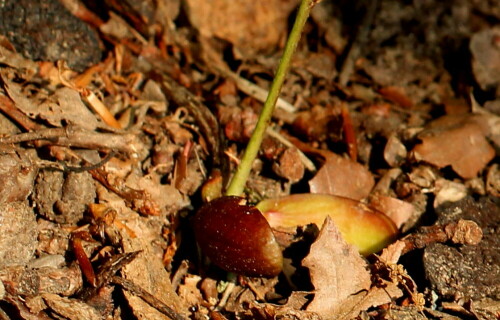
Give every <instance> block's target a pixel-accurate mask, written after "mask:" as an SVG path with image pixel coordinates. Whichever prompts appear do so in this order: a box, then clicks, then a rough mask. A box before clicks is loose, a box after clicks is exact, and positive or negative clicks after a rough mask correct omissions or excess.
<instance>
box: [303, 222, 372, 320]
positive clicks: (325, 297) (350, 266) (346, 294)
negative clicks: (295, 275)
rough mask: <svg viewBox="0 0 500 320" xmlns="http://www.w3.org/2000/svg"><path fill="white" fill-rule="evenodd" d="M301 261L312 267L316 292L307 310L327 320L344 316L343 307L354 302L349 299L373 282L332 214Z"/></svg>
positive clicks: (312, 279)
mask: <svg viewBox="0 0 500 320" xmlns="http://www.w3.org/2000/svg"><path fill="white" fill-rule="evenodd" d="M302 264H303V265H304V266H305V267H307V268H309V272H310V274H311V282H312V284H313V285H314V288H315V292H316V293H315V295H314V299H313V300H312V301H311V303H310V304H309V305H308V307H307V310H308V311H314V312H317V313H319V314H320V315H321V316H323V317H324V318H325V319H331V318H336V317H341V316H342V314H341V313H340V310H342V309H344V307H345V305H346V303H348V301H349V302H351V301H350V298H352V297H353V296H355V295H356V294H357V293H359V292H363V291H367V290H368V289H369V288H370V285H371V280H370V273H369V272H368V270H367V264H366V262H365V260H363V258H362V257H361V256H360V255H359V253H358V252H357V250H356V249H355V248H354V247H353V246H352V245H349V244H347V243H346V242H345V241H344V239H343V238H342V235H341V234H340V231H339V229H337V227H336V226H335V224H334V222H333V220H332V219H331V218H329V217H327V218H326V220H325V223H324V224H323V227H322V228H321V231H320V233H319V235H318V238H317V239H316V241H315V242H314V243H313V244H312V245H311V251H310V253H309V254H308V255H307V257H305V258H304V260H303V263H302ZM351 307H352V306H351Z"/></svg>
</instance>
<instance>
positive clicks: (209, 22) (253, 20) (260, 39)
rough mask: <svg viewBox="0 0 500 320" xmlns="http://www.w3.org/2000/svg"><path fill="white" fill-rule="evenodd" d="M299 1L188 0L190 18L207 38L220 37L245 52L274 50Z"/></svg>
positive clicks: (253, 52)
mask: <svg viewBox="0 0 500 320" xmlns="http://www.w3.org/2000/svg"><path fill="white" fill-rule="evenodd" d="M297 3H298V1H297V0H286V1H283V0H272V1H269V0H257V1H244V0H237V1H234V0H233V1H231V0H217V1H199V0H188V1H186V7H187V12H188V16H189V20H190V21H191V23H192V24H193V25H194V26H195V27H196V28H197V29H198V31H199V32H200V34H201V35H202V36H204V37H207V38H210V37H213V36H215V37H218V38H220V39H224V40H226V41H229V42H230V43H232V44H233V45H234V46H235V47H236V48H238V49H240V50H241V51H242V52H243V53H244V54H250V55H251V54H255V53H257V52H259V51H261V50H264V51H267V50H270V49H274V48H275V47H276V46H277V45H278V42H279V41H280V38H281V37H282V36H283V35H284V33H285V32H286V28H287V17H288V15H289V13H290V11H291V10H293V8H294V7H295V5H296V4H297Z"/></svg>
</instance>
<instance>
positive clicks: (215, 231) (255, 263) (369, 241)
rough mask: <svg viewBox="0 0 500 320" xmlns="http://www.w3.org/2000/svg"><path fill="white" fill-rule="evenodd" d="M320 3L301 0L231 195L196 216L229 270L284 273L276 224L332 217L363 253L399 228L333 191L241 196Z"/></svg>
mask: <svg viewBox="0 0 500 320" xmlns="http://www.w3.org/2000/svg"><path fill="white" fill-rule="evenodd" d="M315 3H316V2H315V1H314V0H302V3H301V5H300V8H299V11H298V13H297V18H296V21H295V24H294V26H293V29H292V31H291V33H290V36H289V38H288V41H287V44H286V46H285V50H284V53H283V57H282V59H281V61H280V64H279V66H278V69H277V71H276V76H275V78H274V80H273V83H272V85H271V88H270V91H269V95H268V97H267V100H266V102H265V103H264V106H263V108H262V111H261V114H260V116H259V119H258V122H257V125H256V127H255V130H254V132H253V134H252V137H251V138H250V141H249V143H248V145H247V148H246V149H245V152H244V155H243V157H242V160H241V162H240V164H239V166H238V168H237V170H236V172H235V174H234V176H233V178H232V180H231V182H230V184H229V186H228V189H227V191H226V195H225V196H223V197H220V198H217V199H215V200H213V201H211V202H208V203H206V204H205V205H203V206H202V207H201V208H200V210H198V212H197V213H196V215H195V217H194V219H193V222H194V224H193V225H194V231H195V236H196V239H197V242H198V244H199V246H200V248H201V249H202V252H203V253H204V254H205V255H206V256H207V257H208V258H209V259H210V260H211V261H212V262H213V263H214V264H216V265H218V266H219V267H221V268H222V269H224V270H226V271H229V272H234V273H238V274H242V275H248V276H275V275H277V274H279V273H280V272H281V269H282V263H283V257H282V253H281V248H280V246H279V245H278V243H277V241H276V239H275V237H274V234H273V230H272V229H273V228H275V229H283V228H286V227H293V228H296V227H297V226H299V225H307V224H310V223H315V224H316V225H317V226H318V227H321V225H322V224H323V221H324V220H325V218H326V217H327V216H330V217H331V218H332V219H333V220H334V222H335V223H336V224H337V225H338V227H339V229H340V230H341V232H342V234H343V236H344V238H345V239H346V241H348V242H350V243H351V244H354V245H356V246H357V247H358V249H359V250H360V252H361V253H362V254H370V253H373V252H377V251H379V250H380V249H382V248H383V247H385V246H386V245H387V244H389V243H390V242H392V241H393V240H394V238H395V235H396V233H397V228H396V226H395V225H394V223H393V222H392V221H391V220H390V219H389V218H388V217H386V216H385V215H384V214H382V213H380V212H378V211H375V210H373V209H370V208H368V207H367V206H366V205H364V204H362V203H360V202H358V201H355V200H351V199H346V198H341V197H335V196H331V195H314V194H306V195H292V196H289V197H285V198H280V199H269V200H264V201H262V202H261V203H260V204H259V205H258V206H257V207H251V206H248V205H246V203H245V202H244V199H243V198H240V196H241V195H242V194H243V190H244V187H245V184H246V182H247V179H248V177H249V175H250V171H251V168H252V163H253V161H254V159H255V158H256V157H257V153H258V151H259V148H260V145H261V143H262V140H263V137H264V134H265V131H266V128H267V126H268V124H269V121H270V119H271V115H272V113H273V110H274V105H275V104H276V101H277V99H278V96H279V92H280V90H281V87H282V85H283V81H284V79H285V75H286V73H287V70H288V68H289V65H290V60H291V57H292V54H293V52H294V51H295V48H296V46H297V43H298V41H299V38H300V34H301V32H302V29H303V27H304V25H305V22H306V20H307V17H308V15H309V12H310V9H311V8H312V6H313V5H314V4H315ZM207 192H208V191H207ZM261 211H262V212H263V213H264V215H263V214H262V213H261Z"/></svg>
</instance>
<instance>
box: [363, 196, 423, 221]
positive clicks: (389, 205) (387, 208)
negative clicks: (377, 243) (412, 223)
mask: <svg viewBox="0 0 500 320" xmlns="http://www.w3.org/2000/svg"><path fill="white" fill-rule="evenodd" d="M369 204H370V207H372V208H374V209H377V210H378V211H380V212H383V213H385V214H386V215H387V216H388V217H389V218H391V220H392V221H393V222H394V224H395V225H396V227H397V228H398V229H399V228H401V226H402V225H403V224H404V223H405V222H407V221H408V219H410V218H411V217H412V216H413V215H414V214H415V206H414V205H413V204H411V203H409V202H406V201H403V200H399V199H396V198H393V197H389V196H386V195H382V194H380V193H374V194H373V195H372V196H370V203H369Z"/></svg>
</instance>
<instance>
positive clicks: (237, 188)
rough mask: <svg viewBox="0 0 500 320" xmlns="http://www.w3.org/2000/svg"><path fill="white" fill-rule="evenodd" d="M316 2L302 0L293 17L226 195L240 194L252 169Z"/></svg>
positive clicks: (315, 0)
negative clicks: (290, 28) (270, 80)
mask: <svg viewBox="0 0 500 320" xmlns="http://www.w3.org/2000/svg"><path fill="white" fill-rule="evenodd" d="M316 2H317V0H302V2H301V4H300V7H299V11H298V12H297V17H296V18H295V23H294V25H293V28H292V31H291V32H290V36H289V37H288V40H287V42H286V45H285V50H284V51H283V56H282V57H281V61H280V63H279V65H278V70H276V75H275V77H274V80H273V83H272V84H271V88H270V89H269V95H268V96H267V99H266V102H265V103H264V106H263V107H262V111H261V112H260V115H259V120H258V121H257V125H256V126H255V130H254V131H253V133H252V137H251V138H250V141H249V142H248V145H247V148H246V149H245V153H244V154H243V158H242V159H241V162H240V164H239V166H238V169H236V172H235V174H234V176H233V178H232V179H231V183H230V184H229V186H228V188H227V191H226V195H228V196H240V195H241V194H242V193H243V190H244V188H245V184H246V182H247V180H248V176H249V175H250V171H251V170H252V163H253V161H254V160H255V158H256V157H257V153H258V152H259V149H260V145H261V144H262V140H263V139H264V134H265V132H266V128H267V126H268V124H269V122H270V120H271V116H272V114H273V110H274V106H275V105H276V101H277V100H278V97H279V94H280V91H281V87H282V86H283V82H284V81H285V76H286V74H287V72H288V69H289V68H290V62H291V59H292V56H293V53H294V52H295V49H296V48H297V44H298V43H299V40H300V35H301V34H302V30H303V29H304V26H305V24H306V21H307V18H308V17H309V12H310V11H311V8H312V7H313V6H314V4H315V3H316Z"/></svg>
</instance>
